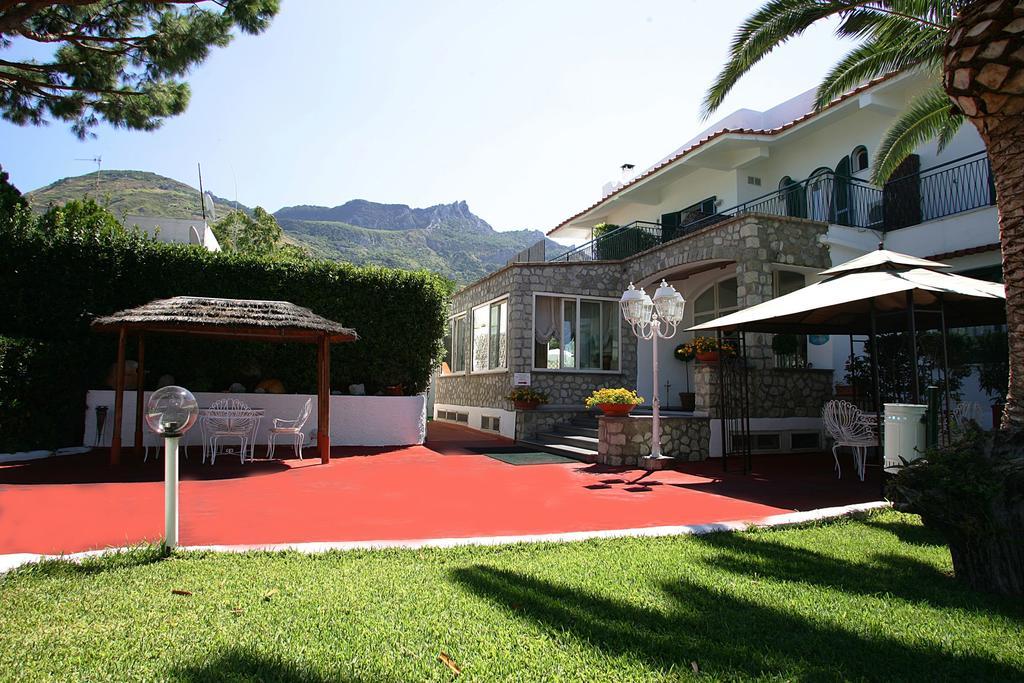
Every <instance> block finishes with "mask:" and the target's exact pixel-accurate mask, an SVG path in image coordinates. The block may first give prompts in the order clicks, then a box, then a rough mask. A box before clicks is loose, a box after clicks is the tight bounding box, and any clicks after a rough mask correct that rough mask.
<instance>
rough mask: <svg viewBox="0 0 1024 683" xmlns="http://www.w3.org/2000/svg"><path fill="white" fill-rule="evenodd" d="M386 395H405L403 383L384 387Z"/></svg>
mask: <svg viewBox="0 0 1024 683" xmlns="http://www.w3.org/2000/svg"><path fill="white" fill-rule="evenodd" d="M384 395H385V396H405V391H404V390H403V389H402V385H401V384H392V385H391V386H389V387H384Z"/></svg>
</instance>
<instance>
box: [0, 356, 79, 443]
mask: <svg viewBox="0 0 1024 683" xmlns="http://www.w3.org/2000/svg"><path fill="white" fill-rule="evenodd" d="M96 370H97V368H96V367H95V366H93V365H91V364H90V359H89V353H88V349H87V348H83V347H82V346H81V345H78V344H74V343H68V342H60V341H50V342H44V341H39V340H34V339H18V338H11V337H0V452H11V451H20V450H31V449H35V448H47V449H49V448H61V447H63V446H72V445H77V444H79V443H81V431H82V415H83V414H84V411H85V392H84V391H82V389H81V387H82V386H84V385H85V384H86V382H87V379H88V377H89V376H90V374H92V373H93V372H94V371H96Z"/></svg>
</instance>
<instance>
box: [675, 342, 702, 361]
mask: <svg viewBox="0 0 1024 683" xmlns="http://www.w3.org/2000/svg"><path fill="white" fill-rule="evenodd" d="M672 355H674V356H675V357H676V360H677V361H680V362H682V363H689V362H690V361H692V360H693V359H694V358H696V357H697V352H696V351H694V350H693V345H692V344H690V343H689V342H684V343H682V344H679V345H678V346H676V348H675V350H673V351H672Z"/></svg>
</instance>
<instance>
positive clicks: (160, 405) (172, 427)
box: [146, 386, 199, 550]
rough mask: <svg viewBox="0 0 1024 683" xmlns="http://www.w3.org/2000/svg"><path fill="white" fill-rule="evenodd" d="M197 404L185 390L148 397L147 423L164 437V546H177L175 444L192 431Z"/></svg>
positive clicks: (168, 390)
mask: <svg viewBox="0 0 1024 683" xmlns="http://www.w3.org/2000/svg"><path fill="white" fill-rule="evenodd" d="M198 416H199V403H197V402H196V397H195V396H193V395H192V392H190V391H189V390H188V389H185V388H183V387H174V386H170V387H163V388H161V389H157V390H156V391H154V392H153V393H152V395H151V396H150V397H149V403H148V404H147V406H146V422H147V423H148V424H149V428H150V429H152V430H153V431H154V432H156V433H157V434H160V435H161V436H163V437H164V545H165V546H166V547H167V548H168V549H171V550H173V549H174V548H176V547H177V545H178V441H179V440H180V439H181V437H182V435H183V434H184V433H185V432H187V431H188V430H190V429H192V425H194V424H195V423H196V418H197V417H198Z"/></svg>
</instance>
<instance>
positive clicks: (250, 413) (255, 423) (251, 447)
mask: <svg viewBox="0 0 1024 683" xmlns="http://www.w3.org/2000/svg"><path fill="white" fill-rule="evenodd" d="M264 414H265V411H264V410H263V409H262V408H209V407H207V408H202V407H200V408H199V425H200V428H201V431H202V434H203V462H206V457H207V456H208V455H210V448H212V447H213V446H212V444H211V443H210V434H209V424H210V420H236V419H244V418H254V419H253V420H252V424H251V425H250V427H249V428H248V430H247V431H248V434H247V437H246V439H245V441H244V442H243V443H244V445H243V448H245V449H246V450H247V451H248V452H249V455H248V460H249V461H250V462H251V461H252V460H253V457H254V453H255V448H256V435H257V434H258V433H259V428H260V422H262V420H263V416H264ZM245 459H246V457H245V453H244V452H243V453H242V460H243V462H244V460H245Z"/></svg>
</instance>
